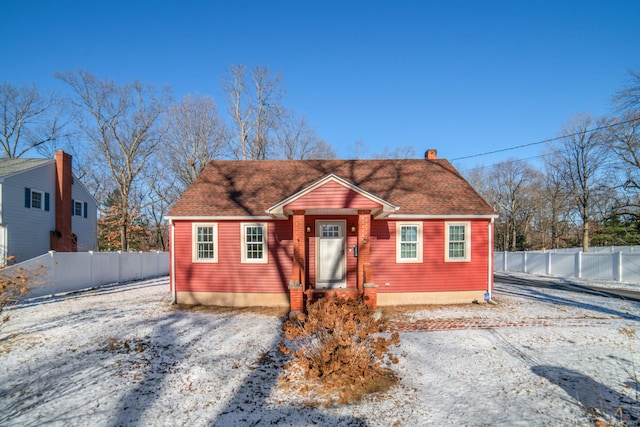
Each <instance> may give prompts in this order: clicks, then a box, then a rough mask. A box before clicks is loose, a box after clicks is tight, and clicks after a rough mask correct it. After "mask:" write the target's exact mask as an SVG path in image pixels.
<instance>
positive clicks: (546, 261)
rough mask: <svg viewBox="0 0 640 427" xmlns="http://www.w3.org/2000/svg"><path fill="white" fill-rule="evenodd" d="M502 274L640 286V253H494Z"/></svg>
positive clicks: (496, 263) (495, 264) (498, 268)
mask: <svg viewBox="0 0 640 427" xmlns="http://www.w3.org/2000/svg"><path fill="white" fill-rule="evenodd" d="M494 266H495V269H496V270H499V271H513V272H520V273H532V274H542V275H548V276H561V277H577V278H582V279H595V280H615V281H618V282H628V283H640V251H637V248H636V251H633V252H632V251H629V252H622V251H620V252H610V251H606V252H605V251H599V252H588V253H585V252H582V251H576V252H553V251H545V252H540V251H533V252H495V261H494Z"/></svg>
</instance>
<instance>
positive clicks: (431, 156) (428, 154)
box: [424, 148, 438, 160]
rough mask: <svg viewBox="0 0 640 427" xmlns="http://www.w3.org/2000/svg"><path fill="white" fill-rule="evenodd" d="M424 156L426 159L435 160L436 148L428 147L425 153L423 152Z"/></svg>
mask: <svg viewBox="0 0 640 427" xmlns="http://www.w3.org/2000/svg"><path fill="white" fill-rule="evenodd" d="M424 158H425V159H427V160H435V159H437V158H438V150H436V149H435V148H429V149H428V150H427V152H426V153H424Z"/></svg>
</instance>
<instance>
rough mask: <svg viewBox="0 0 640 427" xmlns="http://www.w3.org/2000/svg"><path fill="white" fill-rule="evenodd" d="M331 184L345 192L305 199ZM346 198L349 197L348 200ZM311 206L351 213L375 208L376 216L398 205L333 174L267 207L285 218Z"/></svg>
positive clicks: (392, 210) (394, 209) (269, 212)
mask: <svg viewBox="0 0 640 427" xmlns="http://www.w3.org/2000/svg"><path fill="white" fill-rule="evenodd" d="M329 186H331V187H333V188H335V187H338V188H340V189H342V190H343V191H342V193H343V194H340V197H337V198H336V197H335V194H336V193H335V190H333V191H332V193H333V194H334V196H333V197H334V199H335V200H326V197H327V195H326V194H324V193H323V194H322V195H321V196H320V197H321V198H322V200H316V201H315V203H314V202H313V201H311V202H308V201H305V198H306V197H307V196H308V195H310V194H312V193H313V192H314V191H316V190H318V189H322V188H323V187H324V188H326V187H329ZM338 191H339V190H338ZM345 191H346V192H347V194H348V195H347V196H346V197H345V194H344V192H345ZM345 199H348V201H347V200H345ZM307 203H311V204H307ZM299 206H300V207H299ZM310 206H312V210H314V211H316V210H317V208H318V207H320V208H322V210H326V209H329V210H333V211H334V212H335V211H336V210H338V211H339V210H342V211H346V212H347V213H351V214H355V213H356V212H357V209H358V208H361V209H373V210H374V216H379V215H381V214H384V215H388V214H389V213H391V212H394V211H396V210H397V207H396V206H394V205H393V204H391V203H388V202H386V201H385V200H382V199H381V198H379V197H377V196H376V195H374V194H369V193H367V192H366V191H363V190H361V189H360V188H358V187H357V186H355V185H353V184H351V183H350V182H348V181H345V180H344V179H342V178H340V177H339V176H336V175H334V174H331V175H327V176H325V177H324V178H322V179H320V180H319V181H316V182H315V183H313V184H311V185H310V186H308V187H307V188H305V189H303V190H302V191H299V192H298V193H296V194H294V195H292V196H289V197H287V198H286V199H284V200H282V201H281V202H280V203H278V204H276V205H275V206H272V207H270V208H269V209H267V211H266V213H268V214H269V215H271V216H274V217H278V218H283V217H286V216H288V215H290V214H291V211H292V210H295V209H301V208H302V209H307V210H308V209H309V207H310ZM313 208H315V209H313Z"/></svg>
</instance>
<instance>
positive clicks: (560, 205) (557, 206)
mask: <svg viewBox="0 0 640 427" xmlns="http://www.w3.org/2000/svg"><path fill="white" fill-rule="evenodd" d="M569 201H570V193H569V192H568V191H567V188H566V186H565V185H564V179H563V176H562V174H560V173H559V171H558V169H556V168H549V167H547V170H546V173H545V177H544V184H543V203H542V206H541V211H540V213H541V215H542V217H541V221H540V225H541V228H542V231H543V236H544V238H543V243H542V244H543V246H544V247H551V248H554V249H555V248H559V247H560V246H561V243H560V242H561V239H562V238H563V236H566V235H567V233H568V232H569V222H570V221H569ZM547 238H548V239H549V240H548V242H547V240H546V239H547Z"/></svg>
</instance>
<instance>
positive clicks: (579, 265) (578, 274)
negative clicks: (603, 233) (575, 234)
mask: <svg viewBox="0 0 640 427" xmlns="http://www.w3.org/2000/svg"><path fill="white" fill-rule="evenodd" d="M576 269H577V271H576V277H577V278H578V279H580V278H582V251H578V252H576Z"/></svg>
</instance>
